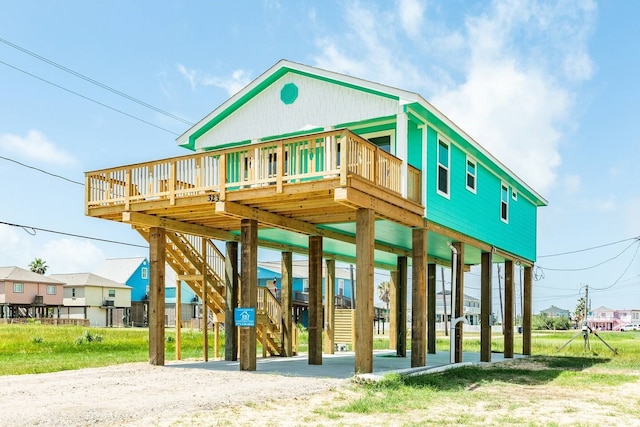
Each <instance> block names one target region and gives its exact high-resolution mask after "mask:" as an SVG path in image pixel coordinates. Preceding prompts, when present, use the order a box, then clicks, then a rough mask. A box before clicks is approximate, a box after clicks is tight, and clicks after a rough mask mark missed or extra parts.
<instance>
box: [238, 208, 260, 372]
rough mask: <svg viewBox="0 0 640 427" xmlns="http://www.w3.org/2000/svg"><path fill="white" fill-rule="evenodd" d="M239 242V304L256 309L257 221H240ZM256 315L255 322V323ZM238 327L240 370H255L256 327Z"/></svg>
mask: <svg viewBox="0 0 640 427" xmlns="http://www.w3.org/2000/svg"><path fill="white" fill-rule="evenodd" d="M240 227H241V236H240V242H241V245H242V255H241V270H242V274H241V275H240V276H241V281H240V306H241V307H242V308H253V309H256V308H257V305H258V221H256V220H255V219H243V220H242V221H241V225H240ZM257 320H258V319H257V316H256V323H257ZM257 327H258V326H257V324H256V326H255V327H242V328H240V334H239V335H240V370H241V371H255V370H256V350H257V345H256V328H257Z"/></svg>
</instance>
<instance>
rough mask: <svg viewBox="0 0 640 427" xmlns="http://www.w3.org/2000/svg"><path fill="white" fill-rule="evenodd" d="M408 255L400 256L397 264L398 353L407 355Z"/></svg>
mask: <svg viewBox="0 0 640 427" xmlns="http://www.w3.org/2000/svg"><path fill="white" fill-rule="evenodd" d="M407 265H408V262H407V257H406V256H399V257H398V261H397V262H396V266H397V270H396V271H397V287H398V289H397V295H396V306H397V310H396V314H395V317H396V324H397V331H396V337H397V338H396V355H397V356H399V357H407Z"/></svg>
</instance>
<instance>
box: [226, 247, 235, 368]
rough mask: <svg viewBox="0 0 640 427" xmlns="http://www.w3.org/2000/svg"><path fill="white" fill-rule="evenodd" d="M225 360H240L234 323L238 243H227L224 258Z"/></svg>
mask: <svg viewBox="0 0 640 427" xmlns="http://www.w3.org/2000/svg"><path fill="white" fill-rule="evenodd" d="M224 285H225V288H226V291H225V299H226V301H225V309H224V314H225V317H224V335H225V345H224V360H226V361H236V360H238V328H236V325H235V323H234V311H235V309H236V308H237V307H238V242H226V244H225V257H224Z"/></svg>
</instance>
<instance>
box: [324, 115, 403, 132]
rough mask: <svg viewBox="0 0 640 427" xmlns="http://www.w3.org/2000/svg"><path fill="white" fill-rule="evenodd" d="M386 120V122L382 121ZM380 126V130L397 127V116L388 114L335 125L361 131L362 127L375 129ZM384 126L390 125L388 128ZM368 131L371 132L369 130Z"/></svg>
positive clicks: (338, 127) (337, 127)
mask: <svg viewBox="0 0 640 427" xmlns="http://www.w3.org/2000/svg"><path fill="white" fill-rule="evenodd" d="M380 122H386V123H380ZM376 126H377V127H380V130H388V129H392V128H395V126H396V116H386V117H375V118H373V119H367V120H361V121H358V122H347V123H340V124H337V125H336V126H335V128H336V129H340V128H347V129H350V130H351V131H353V132H356V131H358V132H361V131H362V129H373V128H375V127H376ZM383 126H389V127H388V128H386V129H385V128H382V127H383ZM367 132H370V131H369V130H367Z"/></svg>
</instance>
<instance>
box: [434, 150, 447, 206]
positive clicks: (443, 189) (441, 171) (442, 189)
mask: <svg viewBox="0 0 640 427" xmlns="http://www.w3.org/2000/svg"><path fill="white" fill-rule="evenodd" d="M449 164H450V154H449V144H447V143H446V142H445V141H443V140H441V139H438V176H437V180H436V181H437V192H438V194H440V195H442V196H445V197H449Z"/></svg>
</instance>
